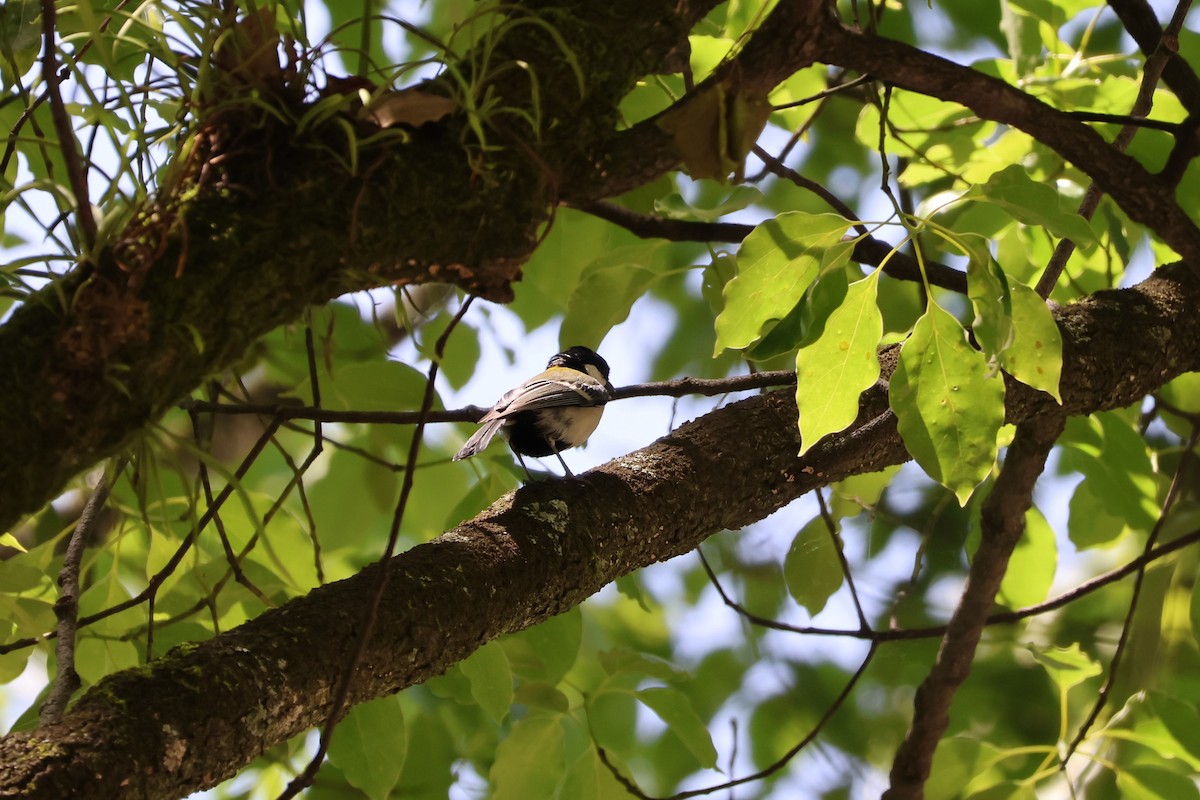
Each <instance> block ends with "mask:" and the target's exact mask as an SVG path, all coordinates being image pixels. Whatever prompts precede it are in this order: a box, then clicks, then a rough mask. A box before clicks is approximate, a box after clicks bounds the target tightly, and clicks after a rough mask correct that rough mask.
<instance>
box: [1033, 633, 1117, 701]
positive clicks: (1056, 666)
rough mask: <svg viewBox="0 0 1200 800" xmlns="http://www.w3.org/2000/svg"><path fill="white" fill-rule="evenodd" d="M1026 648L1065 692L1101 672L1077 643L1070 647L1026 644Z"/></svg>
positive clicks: (1097, 665)
mask: <svg viewBox="0 0 1200 800" xmlns="http://www.w3.org/2000/svg"><path fill="white" fill-rule="evenodd" d="M1028 649H1029V652H1030V653H1032V654H1033V658H1034V660H1035V661H1037V662H1038V663H1039V664H1041V665H1042V668H1043V669H1045V670H1046V674H1047V675H1049V676H1050V679H1051V680H1052V681H1054V683H1055V684H1056V685H1057V686H1058V688H1059V691H1061V692H1066V691H1068V690H1069V689H1071V688H1072V687H1074V686H1078V685H1079V684H1081V683H1083V682H1084V681H1086V680H1087V679H1088V678H1094V677H1096V676H1097V675H1099V674H1100V673H1101V672H1103V670H1102V669H1101V667H1100V665H1099V664H1098V663H1096V662H1095V661H1093V660H1092V658H1091V656H1089V655H1088V654H1087V653H1085V652H1083V651H1082V650H1081V649H1079V645H1078V644H1072V645H1071V646H1070V647H1037V646H1034V645H1028Z"/></svg>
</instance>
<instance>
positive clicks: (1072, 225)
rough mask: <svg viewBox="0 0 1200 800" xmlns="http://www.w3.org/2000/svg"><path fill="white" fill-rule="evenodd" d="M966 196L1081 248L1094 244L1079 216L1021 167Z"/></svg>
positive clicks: (1064, 199)
mask: <svg viewBox="0 0 1200 800" xmlns="http://www.w3.org/2000/svg"><path fill="white" fill-rule="evenodd" d="M967 196H968V197H975V198H977V199H979V200H981V201H984V202H988V203H992V204H993V205H997V206H1000V207H1001V208H1003V209H1004V210H1005V211H1007V212H1008V213H1009V214H1011V215H1012V216H1013V217H1014V218H1016V219H1017V220H1019V221H1021V222H1024V223H1025V224H1026V225H1039V226H1041V227H1044V228H1045V229H1046V230H1048V231H1050V232H1051V233H1052V234H1054V235H1055V236H1059V237H1062V238H1065V239H1071V240H1072V241H1074V242H1075V243H1076V244H1077V245H1079V246H1081V247H1085V246H1087V247H1090V246H1091V245H1092V244H1094V243H1095V241H1096V236H1095V234H1094V233H1093V232H1092V228H1091V226H1090V225H1088V223H1087V221H1086V220H1084V218H1083V217H1081V216H1079V214H1078V213H1077V212H1076V210H1075V208H1074V207H1073V205H1074V204H1072V202H1071V201H1070V200H1068V199H1067V198H1065V197H1063V196H1062V195H1060V194H1059V193H1058V192H1057V191H1055V190H1054V188H1053V187H1052V186H1048V185H1047V184H1045V183H1040V182H1038V181H1035V180H1033V179H1032V178H1030V177H1029V172H1028V171H1027V170H1026V169H1025V168H1024V167H1022V166H1020V165H1013V166H1011V167H1008V168H1007V169H1004V170H1001V171H1000V172H997V173H996V174H995V175H993V176H992V177H991V179H990V180H989V181H988V182H987V183H986V184H984V185H982V186H978V187H976V188H973V189H971V190H970V191H969V192H968V193H967Z"/></svg>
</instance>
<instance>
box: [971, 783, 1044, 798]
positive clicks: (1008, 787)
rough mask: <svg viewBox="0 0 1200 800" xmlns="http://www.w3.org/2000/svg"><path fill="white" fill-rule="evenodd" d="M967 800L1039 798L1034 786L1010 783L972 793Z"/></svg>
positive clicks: (998, 784)
mask: <svg viewBox="0 0 1200 800" xmlns="http://www.w3.org/2000/svg"><path fill="white" fill-rule="evenodd" d="M967 800H1038V796H1037V792H1035V791H1034V790H1033V787H1032V786H1027V785H1025V784H1023V783H1016V782H1013V781H1010V782H1007V783H997V784H996V785H995V786H989V787H988V788H986V789H983V790H981V791H978V792H972V793H971V794H969V795H967Z"/></svg>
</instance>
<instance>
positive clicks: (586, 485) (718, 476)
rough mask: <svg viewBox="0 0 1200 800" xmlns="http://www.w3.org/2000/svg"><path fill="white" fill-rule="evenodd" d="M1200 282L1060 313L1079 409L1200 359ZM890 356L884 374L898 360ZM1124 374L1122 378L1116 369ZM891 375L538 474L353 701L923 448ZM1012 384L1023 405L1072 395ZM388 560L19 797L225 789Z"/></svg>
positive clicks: (784, 397) (138, 700) (1150, 285)
mask: <svg viewBox="0 0 1200 800" xmlns="http://www.w3.org/2000/svg"><path fill="white" fill-rule="evenodd" d="M1197 305H1200V279H1197V278H1196V277H1195V275H1194V273H1193V272H1192V271H1191V270H1190V269H1188V268H1186V267H1184V266H1182V265H1174V266H1171V267H1165V268H1163V269H1161V270H1159V271H1158V272H1157V273H1156V274H1155V275H1154V276H1152V277H1151V278H1149V279H1148V280H1147V281H1145V282H1143V283H1142V284H1140V285H1139V286H1137V287H1135V288H1133V289H1128V290H1122V291H1111V292H1102V293H1100V294H1098V295H1097V296H1095V297H1093V298H1089V299H1087V300H1085V301H1083V302H1080V303H1078V304H1075V305H1071V306H1067V307H1064V308H1062V309H1059V310H1058V311H1057V312H1056V314H1057V317H1058V320H1059V323H1060V326H1061V328H1062V330H1063V333H1064V339H1065V348H1066V363H1065V366H1064V373H1063V382H1062V393H1063V397H1064V406H1063V413H1065V414H1068V415H1075V414H1085V413H1090V412H1092V411H1096V410H1099V409H1108V408H1115V407H1120V406H1124V405H1128V404H1129V403H1131V402H1134V401H1136V400H1138V399H1139V398H1141V397H1143V396H1144V395H1145V394H1146V393H1147V392H1149V391H1152V390H1153V389H1155V388H1156V387H1158V386H1160V385H1162V384H1163V383H1164V382H1166V381H1168V380H1170V379H1171V378H1173V377H1175V376H1176V375H1178V374H1180V373H1181V372H1184V371H1189V370H1197V369H1200V318H1197V316H1196V315H1195V313H1194V309H1195V308H1196V307H1197ZM891 355H892V354H891V353H886V354H885V357H884V359H883V361H884V367H885V374H890V369H891V367H892V365H893V362H894V358H892V357H891ZM1114 375H1117V376H1119V378H1114V377H1113V376H1114ZM885 394H886V393H885V392H884V390H883V389H882V387H876V389H874V390H871V391H869V392H868V393H867V394H866V395H865V396H864V399H863V402H862V413H861V415H860V420H861V421H867V422H866V423H865V424H860V426H859V427H857V428H856V429H854V430H852V431H851V432H849V433H846V434H841V435H837V436H833V437H830V438H829V439H827V440H825V441H823V442H821V443H818V444H817V445H816V446H815V447H814V448H813V449H812V450H810V451H809V452H808V453H807V454H806V456H805V457H804V458H803V459H797V458H796V456H795V453H796V450H797V447H798V442H797V441H796V425H795V415H796V408H795V401H794V396H793V394H792V393H791V392H786V391H785V392H774V393H770V394H766V395H760V396H756V397H753V398H751V399H748V400H744V401H742V402H739V403H735V404H733V405H730V406H727V407H725V408H722V409H720V410H718V411H715V412H713V413H711V414H709V415H707V416H705V417H704V418H702V419H701V420H698V421H696V422H692V423H688V424H687V425H684V426H683V427H681V428H680V429H679V430H677V431H675V432H674V433H672V434H671V435H669V436H667V437H664V438H663V439H660V440H659V441H658V442H655V443H654V444H652V445H650V446H649V447H646V448H644V449H642V450H640V451H637V452H635V453H632V454H630V455H628V456H625V457H624V458H621V459H618V460H616V461H613V462H610V463H609V464H607V465H605V466H603V467H601V468H600V469H598V470H596V471H594V472H592V473H589V474H588V476H587V478H586V480H583V481H561V482H546V483H538V484H532V485H529V486H526V487H523V488H522V489H520V490H518V491H517V492H516V493H515V494H512V495H508V496H506V497H504V498H502V499H501V500H500V501H498V502H497V503H496V504H495V505H494V506H493V507H492V508H491V509H489V510H488V511H486V512H485V513H483V514H482V515H480V516H479V517H477V518H476V519H474V520H472V521H470V522H468V523H465V524H463V525H461V526H460V527H458V528H456V529H454V530H453V531H450V532H448V533H446V534H444V535H443V536H441V537H440V538H438V539H437V540H436V541H434V542H431V543H429V544H426V545H421V546H419V547H416V548H414V549H412V550H410V551H408V552H406V553H403V554H401V555H400V556H397V557H396V560H395V561H394V562H393V564H392V577H391V580H390V582H389V584H388V589H387V593H386V596H385V597H384V600H383V603H382V606H381V614H380V618H379V622H378V628H377V633H376V636H375V637H374V638H373V639H372V640H371V642H370V643H369V645H368V647H367V650H366V652H365V653H364V656H363V660H362V667H361V669H360V672H359V676H358V679H357V680H356V682H355V686H354V689H353V692H352V696H351V698H350V700H351V702H361V701H364V700H366V699H369V698H372V697H377V696H381V695H384V694H388V693H391V692H395V691H398V690H400V689H403V688H404V687H406V686H411V685H413V684H416V683H420V682H422V681H424V680H426V679H428V678H430V677H432V676H434V675H437V674H439V673H440V672H442V671H443V670H445V669H446V668H447V667H448V666H450V665H451V664H454V663H456V662H458V661H460V660H461V659H463V658H465V657H466V656H467V655H469V654H470V653H471V652H473V651H474V650H475V649H476V648H478V647H479V646H480V645H482V644H483V643H484V642H487V641H489V640H491V639H493V638H495V637H497V636H500V635H502V634H504V633H508V632H512V631H516V630H521V629H523V628H526V627H528V626H530V625H534V624H536V623H538V622H540V621H542V620H544V619H547V618H548V617H550V616H553V615H555V614H558V613H560V612H562V611H565V610H566V609H568V608H570V607H572V606H574V605H576V604H578V603H580V602H582V601H583V600H584V599H585V598H587V597H588V596H590V595H591V594H592V593H594V592H596V591H597V590H599V589H600V588H601V587H602V586H604V585H605V584H607V583H608V582H609V581H611V580H613V579H615V578H617V577H619V576H621V575H624V574H627V573H629V572H631V571H633V570H635V569H638V568H640V567H643V566H646V565H648V564H652V563H655V562H657V561H664V560H666V559H669V558H672V557H674V556H676V555H680V554H682V553H685V552H688V551H690V550H691V549H692V548H694V547H695V546H696V545H697V544H698V543H699V542H701V541H702V540H703V539H704V538H705V537H707V536H709V535H710V534H712V533H714V532H715V531H718V530H722V529H726V528H732V529H736V528H740V527H743V526H745V525H747V524H749V523H751V522H753V521H755V520H758V519H761V518H762V517H764V516H766V515H767V514H769V513H771V512H772V511H774V510H776V509H778V508H780V507H782V506H783V505H786V504H787V503H789V502H791V501H792V500H793V499H795V498H796V497H799V496H800V495H802V494H804V493H805V492H807V491H809V490H811V489H813V488H816V487H818V486H823V485H826V484H828V483H830V482H832V481H835V480H839V479H841V478H844V477H846V476H848V475H850V474H855V473H861V472H870V471H874V470H878V469H881V468H883V467H884V466H887V465H889V464H895V463H899V462H901V461H903V460H905V459H906V458H907V455H906V454H905V451H904V448H903V445H902V443H901V441H900V438H899V436H898V435H897V433H896V430H895V425H894V423H893V422H892V421H891V416H890V414H886V413H884V409H885V404H886V396H885ZM1057 408H1058V407H1057V406H1056V405H1055V403H1054V401H1053V400H1051V399H1050V398H1048V397H1047V396H1046V395H1044V394H1041V393H1038V392H1035V391H1033V390H1031V389H1027V388H1026V389H1022V388H1021V387H1019V386H1018V385H1017V384H1013V383H1011V382H1010V385H1009V394H1008V416H1009V419H1010V420H1011V421H1014V422H1022V421H1025V420H1028V419H1030V418H1031V417H1033V416H1036V415H1041V414H1045V413H1046V412H1047V411H1052V412H1053V411H1056V410H1057ZM374 586H375V579H374V568H371V569H368V570H365V571H364V572H362V573H360V574H359V575H356V576H355V577H353V578H350V579H348V580H344V581H340V582H338V583H335V584H330V585H327V586H324V587H321V588H319V589H317V590H315V591H313V592H312V593H311V594H309V595H307V596H305V597H302V598H298V599H296V600H294V601H292V602H290V603H287V604H286V605H284V606H282V607H280V608H277V609H274V610H271V611H268V612H266V613H264V614H262V615H261V616H259V617H257V618H256V619H254V620H252V621H251V622H248V623H246V624H245V625H243V626H241V627H240V628H238V629H236V630H234V631H230V632H229V633H226V634H223V635H221V636H218V637H216V638H214V639H212V640H210V641H208V642H205V643H203V644H199V645H190V646H185V647H181V648H177V649H176V650H174V651H172V652H171V653H169V654H168V655H167V656H166V657H164V658H162V659H161V660H158V661H156V662H153V663H152V664H151V665H149V666H148V667H146V668H141V669H137V670H129V671H126V672H122V673H118V674H116V675H113V676H110V677H109V678H107V679H105V680H104V681H102V682H100V683H99V684H97V685H96V686H95V687H93V688H92V689H91V690H89V691H88V692H86V693H85V694H84V695H83V696H82V697H81V698H80V699H79V700H78V702H77V703H76V704H75V706H74V707H73V708H71V709H70V710H69V711H68V712H67V714H66V715H65V716H64V718H63V719H62V721H61V722H60V723H58V724H55V725H51V726H47V727H45V728H42V729H40V730H38V731H35V732H31V733H19V734H14V735H10V736H8V737H6V738H5V739H3V740H0V798H55V800H57V798H59V797H64V796H68V795H70V796H72V797H76V798H81V799H83V800H86V798H89V797H95V798H105V800H108V798H114V797H133V796H136V797H151V798H159V797H161V798H166V797H176V796H180V795H183V794H186V793H187V792H189V791H193V790H195V789H198V788H201V787H204V786H211V785H213V784H215V783H217V782H219V781H220V780H221V779H222V778H224V777H227V776H229V775H232V774H234V772H235V771H236V770H238V769H239V768H241V767H242V766H243V765H244V764H245V763H246V762H247V761H248V760H249V759H250V758H253V757H254V756H255V755H257V754H258V753H261V752H263V751H265V750H266V749H267V748H269V747H271V746H272V745H273V744H275V743H277V742H280V741H283V740H285V739H287V738H289V737H291V736H294V735H295V734H297V733H299V732H301V731H303V730H306V729H307V728H309V727H311V726H313V725H316V724H319V723H320V722H321V721H322V720H323V719H324V715H325V714H326V713H327V712H328V705H329V702H330V699H331V693H332V690H333V686H334V683H335V681H336V679H337V676H338V675H339V674H341V670H342V669H343V667H344V653H345V651H346V650H347V649H348V647H349V646H350V645H351V644H352V642H353V641H354V637H355V635H356V630H355V626H356V621H357V620H358V619H359V614H360V610H361V609H362V608H363V606H364V604H365V603H366V602H367V601H368V599H369V598H370V596H371V592H372V591H373V590H374Z"/></svg>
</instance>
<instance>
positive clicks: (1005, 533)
mask: <svg viewBox="0 0 1200 800" xmlns="http://www.w3.org/2000/svg"><path fill="white" fill-rule="evenodd" d="M1063 420H1064V418H1063V416H1062V415H1061V414H1053V413H1051V414H1048V415H1046V416H1044V417H1038V418H1034V419H1032V420H1029V421H1026V422H1022V423H1021V424H1020V425H1018V426H1017V432H1016V434H1015V436H1014V438H1013V442H1012V444H1011V445H1010V446H1009V448H1008V455H1007V457H1006V458H1005V461H1004V466H1003V467H1002V468H1001V470H1000V475H999V477H997V478H996V482H995V484H994V485H993V487H992V491H991V492H990V493H989V494H988V496H987V499H986V500H984V502H983V508H982V510H981V518H982V523H981V524H982V532H983V535H982V537H981V539H980V543H979V548H978V549H977V550H976V551H975V557H974V558H973V559H972V561H971V569H970V572H969V573H968V577H967V583H966V586H965V587H964V588H963V592H962V597H961V598H960V600H959V603H958V607H957V608H955V610H954V614H953V615H952V616H951V618H950V623H949V624H948V625H947V629H946V635H945V636H944V637H943V638H942V645H941V648H940V649H939V651H938V655H937V659H936V660H935V661H934V664H933V666H932V667H931V668H930V670H929V674H928V675H926V676H925V680H924V681H922V682H921V685H920V687H919V688H918V689H917V693H916V697H915V698H914V700H913V717H912V722H911V723H910V724H909V728H908V732H907V734H906V735H905V737H904V741H903V742H901V744H900V747H899V748H898V749H897V751H896V756H895V759H894V760H893V762H892V769H891V774H890V786H889V787H888V789H887V791H886V792H884V794H883V798H884V800H919V798H921V797H922V796H923V794H924V785H925V780H926V779H927V778H928V777H929V771H930V767H931V765H932V763H933V752H934V749H935V748H936V747H937V743H938V741H939V740H940V739H941V737H942V734H943V733H945V731H946V726H947V725H948V724H949V722H950V705H951V703H952V702H953V701H954V696H955V694H956V693H957V692H958V688H959V687H960V686H961V685H962V684H963V682H964V681H965V680H966V679H967V676H968V675H969V674H970V671H971V664H972V662H973V661H974V658H975V649H976V647H977V646H978V644H979V640H980V638H981V637H982V634H983V629H984V626H985V625H986V623H987V619H988V616H989V615H990V612H991V609H992V604H993V603H994V602H995V599H996V593H997V592H998V591H999V590H1000V582H1001V580H1003V578H1004V573H1005V570H1006V569H1007V567H1008V561H1009V558H1010V557H1011V555H1012V551H1013V549H1014V548H1015V547H1016V545H1017V542H1018V540H1019V539H1020V538H1021V535H1022V533H1023V532H1024V530H1025V512H1026V511H1027V510H1028V509H1029V507H1030V505H1032V502H1033V487H1034V485H1035V484H1036V483H1037V479H1038V476H1040V475H1041V473H1042V471H1043V469H1044V468H1045V465H1046V457H1047V456H1048V455H1049V454H1050V448H1051V447H1053V446H1054V442H1055V441H1056V440H1057V439H1058V435H1059V433H1060V432H1061V431H1062V428H1063Z"/></svg>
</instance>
